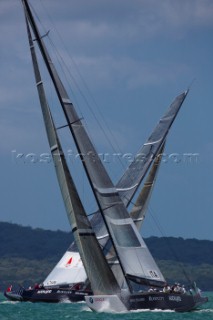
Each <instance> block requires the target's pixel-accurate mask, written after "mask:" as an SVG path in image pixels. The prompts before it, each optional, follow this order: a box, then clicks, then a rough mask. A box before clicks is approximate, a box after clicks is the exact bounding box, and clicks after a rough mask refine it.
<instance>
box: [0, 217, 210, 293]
mask: <svg viewBox="0 0 213 320" xmlns="http://www.w3.org/2000/svg"><path fill="white" fill-rule="evenodd" d="M145 241H146V243H147V245H148V247H149V249H150V251H151V253H152V254H153V256H154V258H155V259H156V260H157V262H158V264H159V266H160V268H161V270H162V272H163V274H164V275H165V277H166V278H167V280H168V282H174V281H178V282H181V283H186V278H185V277H184V272H185V273H186V274H187V275H188V276H189V277H190V278H191V279H193V280H195V281H196V283H197V285H198V286H199V287H200V288H201V289H202V290H213V241H208V240H197V239H187V240H184V239H182V238H172V237H169V238H157V237H150V238H147V239H145ZM71 242H72V234H71V233H68V232H62V231H50V230H42V229H32V228H31V227H23V226H19V225H16V224H11V223H6V222H0V256H1V259H0V291H3V290H4V289H5V288H6V287H7V286H8V285H9V284H15V283H16V284H17V283H18V284H20V285H24V286H28V285H32V284H33V283H35V282H42V281H43V280H44V278H45V277H46V276H47V274H48V273H49V272H50V271H51V269H52V268H53V267H54V265H55V264H56V263H57V262H58V261H59V259H60V258H61V256H62V255H63V253H64V252H65V250H66V249H67V248H68V246H69V245H70V243H71Z"/></svg>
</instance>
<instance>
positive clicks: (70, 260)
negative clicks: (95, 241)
mask: <svg viewBox="0 0 213 320" xmlns="http://www.w3.org/2000/svg"><path fill="white" fill-rule="evenodd" d="M71 263H72V257H71V258H70V259H69V260H68V261H67V264H66V265H67V266H68V265H71Z"/></svg>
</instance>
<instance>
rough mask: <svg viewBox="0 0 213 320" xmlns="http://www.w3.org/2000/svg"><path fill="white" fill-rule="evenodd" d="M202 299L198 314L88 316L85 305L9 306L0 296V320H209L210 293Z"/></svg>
mask: <svg viewBox="0 0 213 320" xmlns="http://www.w3.org/2000/svg"><path fill="white" fill-rule="evenodd" d="M205 295H206V296H208V297H209V302H208V303H206V304H204V305H203V307H201V308H200V310H198V311H193V312H187V313H176V312H171V311H160V310H155V311H140V310H138V311H135V312H129V313H122V314H109V313H95V312H92V311H91V310H90V309H88V307H87V305H86V304H85V303H68V302H67V303H66V302H65V303H58V304H52V303H51V304H50V303H31V302H10V301H7V300H6V298H4V296H3V294H0V320H67V319H68V320H69V319H70V320H84V319H85V320H96V319H97V320H111V319H112V320H119V319H120V320H183V319H184V320H185V319H186V320H187V319H192V320H211V319H213V292H208V293H206V294H205Z"/></svg>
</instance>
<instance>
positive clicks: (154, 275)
mask: <svg viewBox="0 0 213 320" xmlns="http://www.w3.org/2000/svg"><path fill="white" fill-rule="evenodd" d="M149 274H150V276H151V277H152V278H159V277H158V274H157V272H156V271H154V270H150V271H149Z"/></svg>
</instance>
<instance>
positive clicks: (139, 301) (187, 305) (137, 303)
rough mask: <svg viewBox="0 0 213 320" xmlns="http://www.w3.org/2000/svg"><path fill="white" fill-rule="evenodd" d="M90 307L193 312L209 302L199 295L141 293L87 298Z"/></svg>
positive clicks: (107, 309) (105, 309) (98, 308)
mask: <svg viewBox="0 0 213 320" xmlns="http://www.w3.org/2000/svg"><path fill="white" fill-rule="evenodd" d="M85 300H86V303H87V305H88V307H89V308H90V309H91V310H93V311H97V312H113V313H114V312H115V313H120V312H127V311H134V310H147V311H148V310H171V311H175V312H188V311H193V310H194V309H196V308H198V307H199V306H201V305H202V304H204V303H205V302H207V301H208V298H206V297H202V296H201V295H200V294H199V293H194V294H191V293H184V294H180V293H164V292H141V293H137V294H131V295H126V297H124V296H123V297H119V296H117V295H97V296H96V295H94V296H88V297H87V296H86V297H85Z"/></svg>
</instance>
